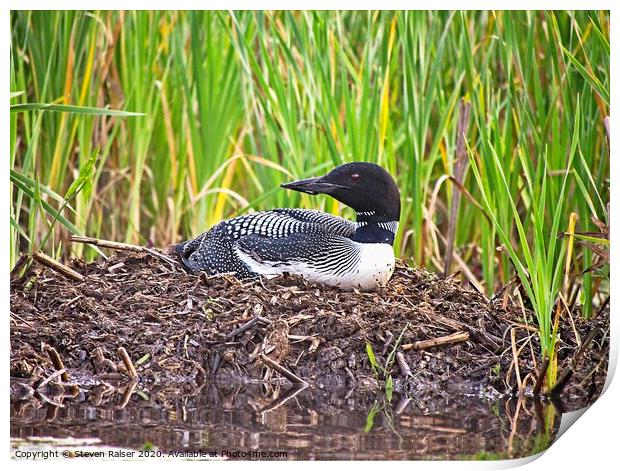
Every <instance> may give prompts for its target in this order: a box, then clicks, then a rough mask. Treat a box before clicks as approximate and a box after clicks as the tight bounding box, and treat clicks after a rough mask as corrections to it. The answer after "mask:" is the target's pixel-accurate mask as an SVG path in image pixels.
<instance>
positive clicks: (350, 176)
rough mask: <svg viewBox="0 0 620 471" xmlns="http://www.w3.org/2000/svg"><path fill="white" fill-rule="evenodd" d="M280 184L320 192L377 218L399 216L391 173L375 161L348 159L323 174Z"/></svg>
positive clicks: (393, 218) (305, 191) (389, 219)
mask: <svg viewBox="0 0 620 471" xmlns="http://www.w3.org/2000/svg"><path fill="white" fill-rule="evenodd" d="M281 186H282V188H287V189H289V190H295V191H301V192H303V193H308V194H310V195H316V194H319V193H324V194H326V195H330V196H332V197H333V198H335V199H337V200H338V201H340V202H341V203H344V204H346V205H347V206H349V207H350V208H353V209H354V210H355V211H356V212H357V213H358V215H360V214H368V215H369V216H370V215H372V216H373V219H376V220H378V221H398V220H399V219H400V192H399V191H398V186H397V185H396V182H395V181H394V179H393V178H392V176H391V175H390V174H389V173H388V172H387V171H386V170H385V169H383V168H382V167H380V166H379V165H375V164H371V163H368V162H351V163H348V164H344V165H340V166H339V167H336V168H335V169H333V170H332V171H331V172H329V173H328V174H327V175H324V176H322V177H316V178H308V179H306V180H298V181H295V182H291V183H285V184H282V185H281Z"/></svg>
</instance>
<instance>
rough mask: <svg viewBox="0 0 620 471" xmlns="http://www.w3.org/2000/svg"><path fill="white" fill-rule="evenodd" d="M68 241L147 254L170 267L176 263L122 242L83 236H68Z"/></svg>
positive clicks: (143, 248)
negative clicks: (163, 261) (168, 264)
mask: <svg viewBox="0 0 620 471" xmlns="http://www.w3.org/2000/svg"><path fill="white" fill-rule="evenodd" d="M69 240H70V241H71V242H77V243H80V244H90V245H96V246H97V247H105V248H107V249H112V250H124V251H126V252H138V253H147V254H149V255H152V256H153V257H155V258H159V259H161V260H165V261H166V262H168V263H170V264H172V265H177V263H176V262H175V261H174V260H173V259H171V258H170V257H167V256H165V255H164V254H161V253H159V252H157V251H156V250H153V249H151V248H149V247H143V246H141V245H133V244H124V243H122V242H115V241H113V240H104V239H95V238H94V237H84V236H77V235H71V236H69Z"/></svg>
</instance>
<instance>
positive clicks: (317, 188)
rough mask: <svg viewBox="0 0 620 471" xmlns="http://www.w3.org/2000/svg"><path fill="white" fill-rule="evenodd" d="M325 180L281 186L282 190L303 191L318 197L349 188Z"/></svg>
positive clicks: (318, 179) (317, 178) (312, 179)
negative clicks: (320, 194)
mask: <svg viewBox="0 0 620 471" xmlns="http://www.w3.org/2000/svg"><path fill="white" fill-rule="evenodd" d="M324 178H325V177H315V178H306V179H305V180H297V181H295V182H290V183H282V185H280V186H281V187H282V188H286V189H287V190H295V191H301V192H302V193H308V194H309V195H318V194H319V193H324V194H327V195H331V194H333V192H334V191H335V190H338V189H342V188H347V187H346V186H343V185H338V184H336V183H331V182H328V181H325V180H324Z"/></svg>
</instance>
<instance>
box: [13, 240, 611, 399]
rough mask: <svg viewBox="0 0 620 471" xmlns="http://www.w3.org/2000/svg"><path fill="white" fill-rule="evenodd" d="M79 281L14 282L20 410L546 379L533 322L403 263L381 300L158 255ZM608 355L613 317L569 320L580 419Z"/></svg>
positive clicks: (487, 387)
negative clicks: (81, 396)
mask: <svg viewBox="0 0 620 471" xmlns="http://www.w3.org/2000/svg"><path fill="white" fill-rule="evenodd" d="M70 267H71V268H72V269H73V270H75V271H76V272H78V273H79V274H81V275H82V276H83V279H82V280H81V281H78V280H73V279H69V278H67V277H66V276H65V275H63V274H61V273H59V272H57V271H55V270H52V269H50V268H47V267H44V266H42V265H40V264H38V263H35V264H33V266H32V267H31V268H30V270H29V271H28V273H27V274H26V276H24V277H22V278H21V279H19V280H12V282H11V359H10V372H11V377H12V378H14V379H15V380H16V381H15V385H14V387H13V389H14V390H13V391H12V394H14V395H16V396H27V395H29V394H35V393H36V391H37V390H39V389H40V388H47V389H46V390H49V389H50V388H51V389H52V390H53V389H54V388H56V389H62V390H71V388H72V387H73V388H78V389H80V388H82V389H84V388H86V389H91V388H94V387H100V386H101V385H105V384H108V383H115V382H119V381H121V382H125V381H128V380H135V381H136V382H137V383H138V384H139V385H140V387H144V388H147V389H148V388H156V387H162V386H167V385H174V386H175V387H176V388H178V389H179V390H180V391H185V392H187V391H191V390H192V389H195V388H196V387H197V386H200V385H204V384H206V383H210V382H214V383H216V384H227V385H230V384H253V383H263V384H281V385H288V384H289V383H290V382H293V383H294V382H296V380H295V379H294V378H295V377H297V378H299V379H300V380H302V381H305V382H307V383H308V386H309V388H310V389H315V390H320V391H325V392H328V393H330V394H332V395H336V396H340V397H347V395H348V397H350V396H351V395H359V394H362V395H371V396H378V395H381V394H385V385H386V380H387V379H388V377H390V376H391V378H392V383H393V390H394V391H395V392H398V393H399V394H403V395H405V396H407V397H411V398H415V399H418V400H434V399H435V400H441V399H442V398H446V397H449V396H451V395H454V394H475V395H480V396H487V397H499V396H502V395H510V394H516V393H517V385H518V384H519V383H521V384H524V385H525V386H524V387H523V388H522V389H521V391H522V393H524V394H526V395H528V394H530V395H531V394H532V390H533V388H534V383H535V381H536V379H537V377H538V373H539V369H540V367H541V359H540V357H539V355H538V351H539V346H538V339H537V335H536V325H535V318H534V317H533V314H532V313H529V312H527V310H526V315H527V316H528V319H524V318H523V309H522V308H521V307H520V306H517V305H515V304H513V303H512V302H511V301H510V299H508V298H505V297H498V298H497V299H492V300H488V299H486V298H485V297H484V296H483V295H482V294H480V293H478V292H476V291H474V290H473V289H472V288H470V287H464V286H463V285H462V284H461V283H460V282H459V281H458V280H457V279H441V278H439V277H438V276H436V275H433V274H431V273H428V272H426V271H424V270H419V269H415V268H411V267H407V266H406V265H405V263H404V262H400V263H399V264H398V266H397V269H396V272H395V274H394V277H393V278H392V280H391V281H390V283H389V285H388V287H387V288H385V289H384V290H382V291H379V292H376V293H358V292H342V291H339V290H337V289H333V288H329V287H326V286H322V285H318V284H312V283H306V282H305V281H304V280H302V279H300V278H297V277H291V276H284V277H278V278H275V279H272V280H265V279H260V280H252V281H243V282H242V281H239V280H236V279H234V278H232V277H228V276H215V277H208V276H205V275H204V274H200V275H194V274H188V273H186V272H185V271H183V270H182V269H181V268H180V267H179V266H178V265H177V264H174V263H170V262H167V261H165V260H162V259H159V258H156V257H153V256H152V255H149V254H132V253H120V252H119V253H117V254H115V255H114V256H113V257H111V258H110V259H108V260H100V261H97V262H94V263H90V264H87V263H84V262H82V261H79V260H76V261H73V262H72V263H71V264H70ZM526 321H527V322H526ZM584 341H587V344H586V345H585V346H584ZM368 346H370V349H371V350H372V354H373V355H374V357H375V358H376V360H375V361H374V367H373V364H372V363H373V362H371V361H370V355H369V347H368ZM580 348H581V350H580ZM608 348H609V312H608V309H607V310H606V311H605V312H603V313H601V314H600V315H599V316H598V317H597V318H596V319H594V320H590V321H585V320H583V319H581V317H579V316H577V315H575V316H574V317H573V318H571V319H562V320H561V322H560V341H559V350H558V352H559V353H558V356H559V366H560V371H559V373H560V375H562V373H563V371H567V372H568V371H569V368H570V374H569V375H568V377H567V381H566V385H565V387H563V389H562V398H563V399H564V400H565V403H566V404H568V409H578V408H581V407H583V406H585V405H588V404H590V403H591V402H593V401H594V400H595V399H596V398H597V397H598V395H600V392H601V390H602V386H603V384H604V382H605V376H606V372H607V358H608ZM119 349H124V351H125V352H126V353H127V355H126V357H125V361H124V359H123V356H124V354H123V352H122V350H119ZM515 351H516V352H517V362H515V354H514V353H515ZM54 352H56V353H57V354H58V357H59V358H60V361H61V363H62V366H64V368H65V371H62V372H60V373H59V364H58V363H57V361H54V356H55V353H54ZM577 352H580V353H579V355H577ZM263 355H264V356H265V357H267V359H266V360H265V359H264V357H263ZM127 360H128V361H127ZM274 364H275V365H277V366H280V367H281V368H282V371H276V369H274V368H275V366H274ZM515 366H518V368H515ZM132 367H133V368H135V373H134V372H133V371H132ZM517 370H518V371H517ZM134 374H135V375H137V377H136V378H134V377H133V376H134ZM290 374H292V375H294V376H290ZM17 384H18V385H19V386H16V385H17ZM40 390H41V391H43V389H40Z"/></svg>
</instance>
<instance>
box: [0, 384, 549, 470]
mask: <svg viewBox="0 0 620 471" xmlns="http://www.w3.org/2000/svg"><path fill="white" fill-rule="evenodd" d="M134 387H135V383H129V384H125V385H123V384H121V385H119V386H118V387H117V388H116V389H114V390H113V391H112V392H111V393H110V394H106V395H105V396H104V398H103V399H100V398H99V397H96V398H95V399H96V401H97V402H96V403H94V402H93V399H92V396H95V395H96V394H95V391H93V393H90V394H87V396H86V400H85V401H84V400H81V401H79V402H72V401H71V400H69V399H67V398H64V399H63V398H61V397H58V398H54V399H55V400H57V401H60V402H61V403H62V404H63V407H57V406H56V405H54V404H52V403H48V404H46V403H44V402H41V403H39V402H37V401H36V400H35V401H31V402H15V403H12V404H11V435H12V437H14V439H18V438H19V437H24V438H25V437H30V436H32V435H33V430H36V433H37V434H41V435H43V436H54V437H58V438H62V437H68V436H87V437H98V438H100V439H101V440H102V444H105V445H111V446H123V447H129V448H141V447H142V446H144V445H145V444H146V443H151V444H152V445H154V446H156V447H158V448H160V449H162V450H164V451H167V450H178V449H182V448H183V447H190V448H191V449H203V450H212V449H213V450H218V451H220V450H223V449H224V450H225V449H228V450H237V449H247V448H250V447H251V448H253V449H258V450H281V451H288V457H289V459H308V458H309V457H314V458H320V457H323V458H327V457H330V456H331V457H333V456H334V455H332V454H334V453H336V454H338V456H340V457H341V458H342V459H353V458H356V459H379V458H391V459H405V458H408V459H415V458H418V459H421V458H422V459H424V458H432V459H463V458H466V457H469V458H472V457H473V458H487V459H488V458H495V459H498V458H512V457H518V456H523V455H527V454H530V453H532V452H537V451H542V450H544V449H545V448H546V447H547V446H549V444H550V443H551V442H552V441H553V437H554V436H555V431H556V430H557V423H558V422H559V421H557V420H554V419H553V417H554V414H555V412H554V410H553V406H551V405H545V404H540V403H539V404H538V405H536V404H534V403H532V401H529V402H527V401H525V400H523V399H521V400H519V401H517V400H510V401H508V402H500V403H497V404H495V405H493V404H488V403H484V402H482V401H480V400H479V399H474V398H471V397H469V398H467V397H458V398H453V399H451V400H448V401H445V400H444V401H441V405H439V404H437V406H438V407H440V408H441V409H443V410H442V412H441V413H439V412H436V411H434V410H430V411H428V410H423V409H420V408H418V406H416V405H415V401H413V402H410V403H409V405H408V406H407V407H405V409H404V410H402V411H400V412H399V413H396V412H395V411H393V410H392V409H391V406H389V405H387V406H385V407H384V408H383V409H381V410H380V411H379V412H378V413H377V414H376V416H375V419H374V424H373V427H372V429H370V430H368V431H364V426H365V423H364V415H365V412H367V411H368V408H369V407H371V406H370V405H369V404H366V403H365V401H364V399H363V398H361V397H356V396H355V395H354V396H352V397H351V398H349V399H348V401H347V403H348V409H347V410H344V411H343V410H340V411H339V412H338V413H337V414H334V413H333V407H339V406H337V404H338V401H339V400H341V398H337V397H334V398H332V399H333V400H334V401H335V402H334V404H329V402H326V400H327V401H329V399H326V398H325V397H319V396H321V395H318V396H316V395H315V393H313V392H312V391H310V390H308V389H305V390H301V391H300V390H290V391H282V393H281V394H280V395H278V396H277V397H275V398H273V397H271V396H270V397H264V398H261V392H260V387H259V386H258V385H254V386H247V385H246V386H244V387H242V388H240V389H239V390H234V389H229V390H226V389H217V394H214V393H213V392H211V393H209V394H207V392H206V391H202V392H198V393H192V394H189V395H188V394H184V393H181V391H179V390H173V389H168V390H166V389H162V390H157V389H154V390H152V391H150V393H151V394H150V398H148V397H147V398H140V399H139V400H137V399H136V398H137V395H136V394H135V391H136V390H135V389H133V388H134ZM131 392H134V395H133V399H131V398H130V399H129V401H127V395H128V394H130V393H131ZM261 401H263V402H265V404H267V405H268V406H267V407H266V408H265V409H261V408H257V407H256V402H261ZM425 407H427V406H424V408H425ZM432 407H433V406H431V408H432ZM537 407H539V408H540V410H539V411H538V410H537ZM50 411H53V413H54V414H55V415H54V416H53V418H52V419H50V414H51V412H50ZM539 412H540V413H541V414H544V416H541V415H538V413H539ZM94 418H96V420H94ZM550 418H551V422H550V423H547V421H548V419H550ZM548 425H550V427H549V428H547V426H548Z"/></svg>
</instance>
